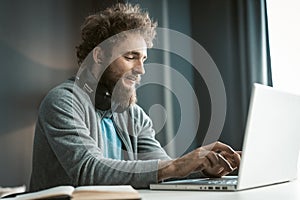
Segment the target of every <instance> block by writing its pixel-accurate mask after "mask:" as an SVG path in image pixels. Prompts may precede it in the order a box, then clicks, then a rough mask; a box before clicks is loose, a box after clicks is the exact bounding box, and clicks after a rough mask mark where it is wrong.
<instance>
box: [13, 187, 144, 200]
mask: <svg viewBox="0 0 300 200" xmlns="http://www.w3.org/2000/svg"><path fill="white" fill-rule="evenodd" d="M14 199H15V200H33V199H72V200H85V199H93V200H101V199H141V197H140V194H139V193H138V192H137V191H136V190H135V189H133V188H132V187H131V186H130V185H108V186H104V185H97V186H80V187H76V188H74V187H72V186H57V187H53V188H49V189H45V190H41V191H38V192H32V193H27V194H22V195H17V196H16V197H15V198H14Z"/></svg>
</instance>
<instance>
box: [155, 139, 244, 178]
mask: <svg viewBox="0 0 300 200" xmlns="http://www.w3.org/2000/svg"><path fill="white" fill-rule="evenodd" d="M240 159H241V157H240V154H239V153H237V152H236V151H234V150H233V149H232V148H231V147H229V146H228V145H226V144H223V143H221V142H215V143H212V144H209V145H206V146H203V147H199V148H197V149H195V150H194V151H192V152H190V153H188V154H186V155H184V156H182V157H180V158H177V159H175V160H170V161H160V162H159V170H158V180H159V181H161V180H164V179H167V178H171V177H185V176H187V175H189V174H191V173H193V172H200V171H201V172H203V173H204V174H205V175H207V176H212V177H221V176H224V175H226V174H229V173H230V172H232V171H233V170H235V169H236V168H238V167H239V164H240Z"/></svg>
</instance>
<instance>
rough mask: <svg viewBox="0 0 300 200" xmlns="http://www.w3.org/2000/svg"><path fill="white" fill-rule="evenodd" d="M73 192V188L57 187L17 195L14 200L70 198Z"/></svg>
mask: <svg viewBox="0 0 300 200" xmlns="http://www.w3.org/2000/svg"><path fill="white" fill-rule="evenodd" d="M73 191H74V187H72V186H58V187H53V188H49V189H45V190H41V191H38V192H32V193H27V194H23V195H19V196H17V197H16V200H29V199H47V198H50V197H56V196H72V192H73Z"/></svg>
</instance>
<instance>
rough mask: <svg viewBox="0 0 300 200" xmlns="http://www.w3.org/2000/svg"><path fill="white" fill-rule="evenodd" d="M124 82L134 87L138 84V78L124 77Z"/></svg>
mask: <svg viewBox="0 0 300 200" xmlns="http://www.w3.org/2000/svg"><path fill="white" fill-rule="evenodd" d="M125 80H126V82H127V83H130V85H135V84H138V83H139V77H138V76H133V75H131V76H127V77H125Z"/></svg>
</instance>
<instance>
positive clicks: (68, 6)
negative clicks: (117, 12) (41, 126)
mask: <svg viewBox="0 0 300 200" xmlns="http://www.w3.org/2000/svg"><path fill="white" fill-rule="evenodd" d="M114 2H116V1H111V0H102V1H97V0H87V1H73V0H63V1H61V0H43V1H39V0H27V1H23V0H1V1H0V61H1V63H0V102H1V104H0V110H1V112H0V186H15V185H23V184H28V180H29V176H30V171H31V153H32V141H33V132H34V125H35V121H36V116H37V110H38V106H39V104H40V101H41V100H42V98H43V96H44V95H45V94H46V93H47V92H48V90H49V89H51V88H52V87H54V86H55V85H57V84H58V83H60V82H62V81H63V80H65V79H66V78H69V77H70V76H71V75H73V74H74V73H75V72H76V70H77V59H76V54H75V46H76V45H77V44H78V42H79V38H80V25H81V24H82V22H83V20H84V17H85V16H87V15H88V14H91V13H94V12H95V11H98V10H99V9H103V8H105V7H107V5H110V4H112V3H114Z"/></svg>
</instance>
